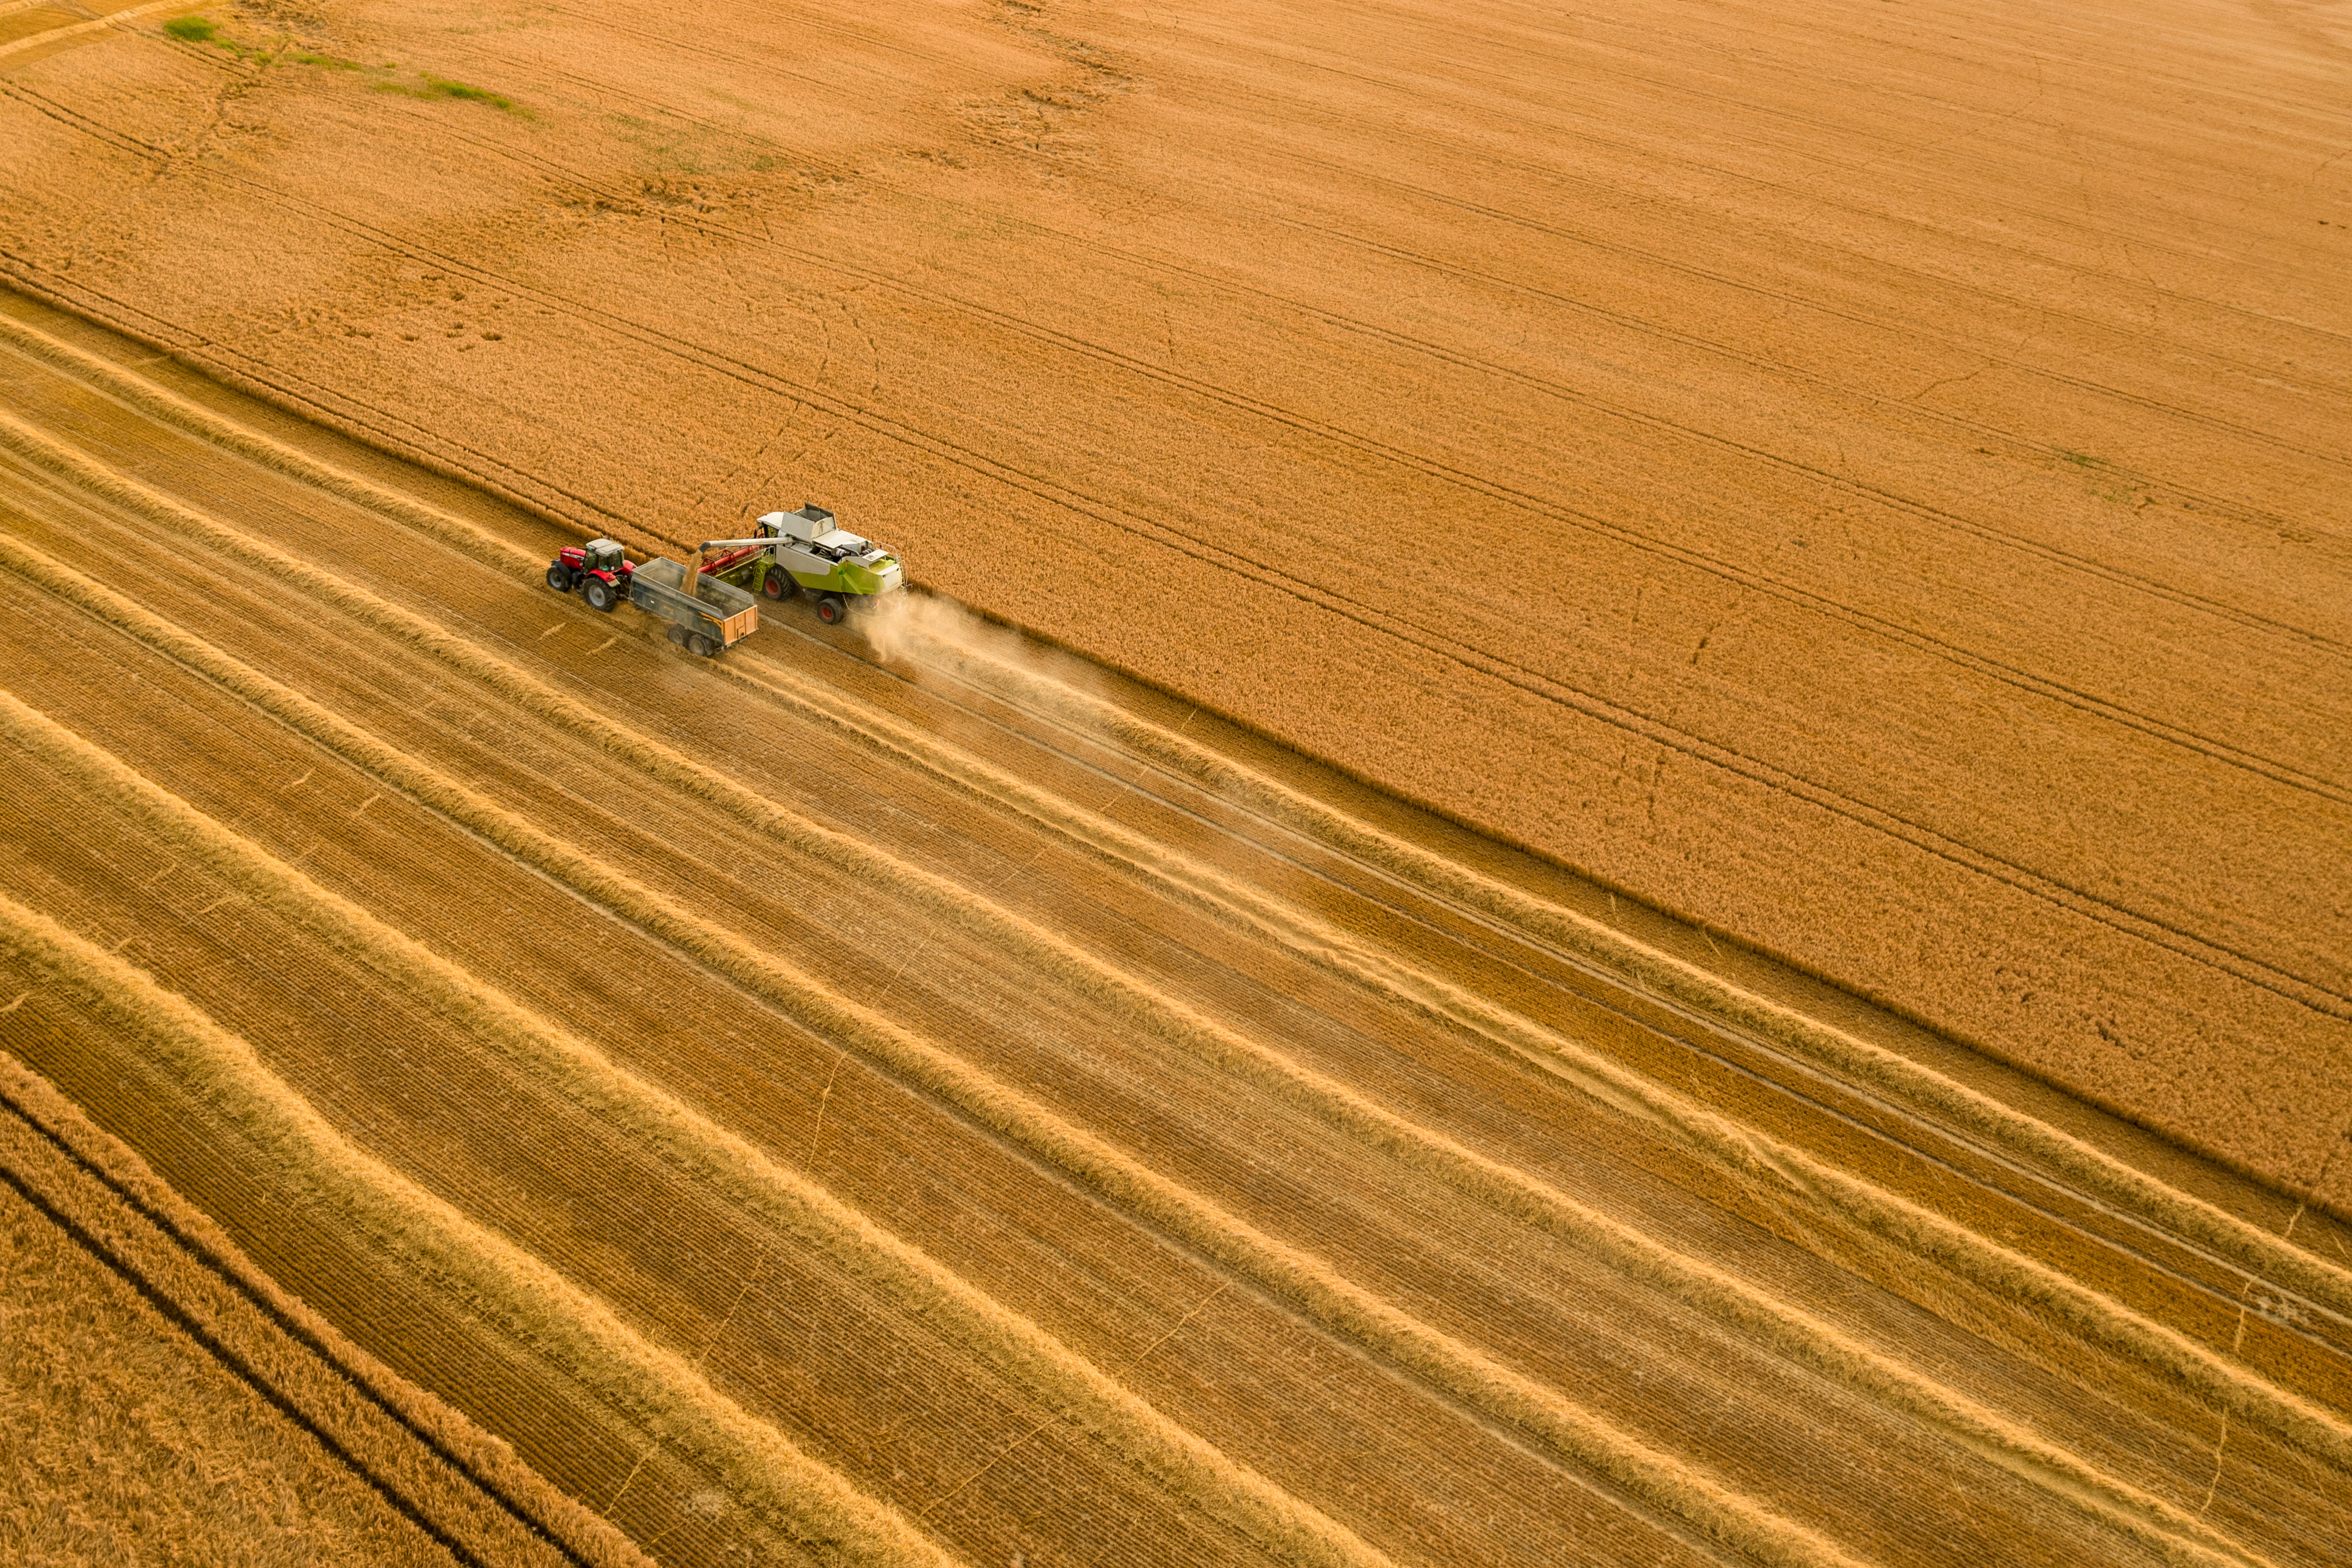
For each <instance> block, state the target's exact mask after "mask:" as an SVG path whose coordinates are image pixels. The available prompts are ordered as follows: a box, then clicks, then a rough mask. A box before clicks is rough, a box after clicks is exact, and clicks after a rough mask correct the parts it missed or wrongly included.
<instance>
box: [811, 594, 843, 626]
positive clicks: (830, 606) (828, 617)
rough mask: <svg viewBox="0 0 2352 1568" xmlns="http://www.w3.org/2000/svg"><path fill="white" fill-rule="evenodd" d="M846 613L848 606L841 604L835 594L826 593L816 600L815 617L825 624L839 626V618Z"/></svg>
mask: <svg viewBox="0 0 2352 1568" xmlns="http://www.w3.org/2000/svg"><path fill="white" fill-rule="evenodd" d="M847 614H849V606H848V605H845V604H843V603H842V602H841V600H840V599H839V598H838V597H837V596H835V595H832V594H827V595H824V597H822V598H820V599H818V600H817V602H816V618H817V619H818V620H821V621H823V622H824V624H825V625H826V626H839V625H840V624H841V618H842V617H843V616H846V615H847Z"/></svg>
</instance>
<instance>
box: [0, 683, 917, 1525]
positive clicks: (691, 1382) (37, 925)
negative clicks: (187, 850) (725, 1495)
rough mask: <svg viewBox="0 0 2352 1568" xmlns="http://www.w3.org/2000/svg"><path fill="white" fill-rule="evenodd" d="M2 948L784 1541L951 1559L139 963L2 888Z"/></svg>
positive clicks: (379, 1243) (389, 1248)
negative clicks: (372, 1144)
mask: <svg viewBox="0 0 2352 1568" xmlns="http://www.w3.org/2000/svg"><path fill="white" fill-rule="evenodd" d="M11 717H12V718H16V717H20V714H18V713H16V712H12V714H11ZM0 946H5V949H6V950H7V951H9V952H12V953H13V954H15V955H16V958H17V959H18V960H19V961H20V962H22V963H26V965H28V966H29V967H32V968H34V969H35V970H37V971H38V972H41V973H44V974H45V975H46V976H47V979H48V984H53V985H56V986H58V987H60V988H61V989H62V991H63V993H64V994H66V995H68V996H70V997H71V998H72V1000H73V1002H74V1003H75V1005H78V1006H80V1007H82V1008H84V1009H87V1010H89V1012H91V1013H92V1014H94V1015H96V1016H101V1017H103V1018H105V1019H106V1020H107V1021H108V1022H109V1023H110V1025H111V1026H114V1027H117V1028H119V1029H121V1030H122V1031H123V1032H124V1033H125V1034H126V1035H127V1036H128V1037H131V1038H133V1039H135V1040H137V1041H138V1042H139V1045H140V1047H141V1048H142V1052H143V1053H144V1054H145V1055H146V1056H147V1057H148V1058H149V1059H150V1060H151V1061H152V1062H153V1063H154V1064H155V1065H156V1066H157V1067H158V1068H160V1069H161V1070H163V1071H164V1072H166V1073H168V1074H170V1075H171V1076H172V1077H173V1078H174V1079H176V1080H177V1081H178V1082H179V1083H180V1084H181V1085H182V1086H183V1088H184V1090H185V1092H186V1093H187V1094H188V1095H189V1096H190V1098H191V1100H193V1101H194V1103H196V1104H198V1105H200V1106H201V1107H203V1109H204V1111H205V1114H206V1115H209V1116H212V1117H215V1118H217V1119H218V1120H220V1121H223V1122H224V1123H226V1124H227V1125H230V1126H233V1127H235V1128H236V1130H237V1131H238V1132H239V1133H240V1134H241V1135H242V1136H243V1137H245V1138H246V1139H247V1140H249V1141H250V1142H252V1144H253V1145H254V1146H255V1147H257V1148H258V1149H260V1150H261V1151H263V1152H265V1154H266V1156H267V1157H268V1159H269V1160H271V1162H272V1163H273V1168H274V1169H275V1171H276V1172H277V1173H278V1177H279V1179H280V1180H282V1181H283V1182H284V1183H285V1184H286V1186H287V1188H288V1190H289V1191H290V1192H292V1193H294V1194H298V1195H299V1197H300V1199H301V1200H302V1201H303V1202H305V1203H306V1204H307V1205H313V1206H314V1207H315V1209H316V1210H317V1211H318V1212H320V1213H322V1214H329V1215H333V1216H335V1218H336V1220H337V1221H338V1222H339V1223H340V1224H341V1226H344V1227H345V1228H347V1229H348V1230H349V1231H350V1232H351V1233H352V1234H353V1235H355V1236H357V1237H362V1238H363V1240H364V1242H365V1244H366V1245H367V1246H368V1247H370V1248H371V1249H373V1250H375V1251H377V1252H379V1253H381V1254H383V1255H384V1256H388V1257H392V1258H397V1259H399V1260H400V1262H401V1263H402V1265H403V1266H404V1267H405V1268H409V1269H411V1270H414V1271H415V1272H416V1273H417V1274H418V1275H420V1276H421V1277H423V1278H425V1279H429V1280H432V1281H433V1282H434V1283H435V1284H436V1287H437V1288H438V1289H441V1290H443V1291H446V1292H450V1293H453V1294H455V1295H457V1297H459V1298H460V1299H462V1300H467V1302H468V1303H469V1304H470V1305H471V1307H472V1308H473V1310H475V1311H477V1312H478V1313H480V1314H482V1315H484V1316H486V1317H487V1318H488V1319H489V1320H490V1321H493V1322H495V1323H496V1324H498V1326H499V1328H500V1329H501V1330H502V1331H505V1332H507V1333H509V1334H511V1335H512V1336H514V1337H515V1338H516V1339H518V1340H520V1341H522V1342H526V1343H528V1344H530V1345H531V1346H533V1347H534V1348H535V1349H536V1350H538V1351H539V1352H541V1353H542V1354H545V1355H547V1356H548V1357H549V1358H550V1359H551V1360H553V1361H555V1362H556V1363H558V1364H561V1365H562V1366H564V1367H565V1368H566V1369H567V1370H568V1371H569V1372H570V1373H572V1375H573V1376H574V1377H576V1378H578V1379H579V1380H580V1382H582V1383H583V1384H585V1385H586V1386H588V1387H591V1388H593V1389H594V1390H596V1391H597V1393H598V1394H599V1395H600V1396H601V1397H603V1398H604V1399H605V1400H606V1401H607V1402H609V1403H610V1404H611V1405H613V1406H614V1407H615V1408H617V1409H619V1410H621V1411H623V1412H625V1414H626V1415H628V1417H629V1418H630V1419H631V1420H633V1421H634V1422H635V1423H636V1424H637V1425H639V1426H641V1427H642V1428H644V1429H646V1430H648V1431H656V1432H659V1433H661V1434H662V1435H663V1436H664V1438H665V1439H666V1440H667V1441H668V1442H670V1443H672V1444H675V1445H677V1446H678V1447H682V1448H684V1449H686V1450H687V1451H688V1452H691V1453H693V1454H695V1455H696V1457H697V1458H699V1459H701V1460H702V1461H703V1462H705V1463H706V1464H709V1466H710V1467H711V1468H713V1469H714V1470H716V1471H717V1472H718V1473H719V1474H720V1475H721V1476H722V1477H723V1478H724V1479H725V1480H726V1482H727V1484H728V1486H729V1488H730V1490H731V1491H732V1492H733V1494H734V1495H735V1496H736V1497H737V1498H739V1499H740V1500H742V1502H743V1503H744V1505H745V1506H746V1507H747V1508H748V1509H750V1510H751V1511H752V1513H753V1514H754V1516H755V1517H757V1518H758V1519H759V1520H760V1521H761V1523H762V1524H763V1525H764V1526H766V1527H767V1528H768V1529H769V1530H771V1531H774V1532H775V1533H776V1534H777V1535H779V1536H780V1537H782V1539H784V1540H787V1541H791V1542H798V1543H802V1544H804V1545H809V1546H818V1547H822V1548H824V1549H826V1550H830V1551H834V1552H839V1553H841V1554H842V1555H843V1556H845V1557H846V1558H849V1559H851V1560H853V1561H858V1562H864V1563H875V1564H881V1565H897V1564H933V1565H937V1568H944V1565H945V1564H946V1563H949V1562H950V1559H949V1558H947V1557H945V1556H944V1555H943V1554H942V1553H941V1552H940V1551H939V1549H938V1548H937V1547H936V1546H934V1545H933V1544H932V1543H931V1542H930V1541H929V1538H928V1537H926V1536H925V1535H924V1534H923V1533H922V1532H921V1531H919V1530H918V1529H917V1528H916V1527H915V1526H913V1525H912V1524H910V1523H909V1522H908V1521H906V1520H905V1519H904V1518H902V1517H901V1516H899V1515H898V1513H897V1512H896V1511H895V1510H891V1509H889V1508H887V1507H886V1506H885V1505H883V1504H881V1503H879V1502H877V1501H876V1500H873V1499H872V1498H869V1497H867V1496H866V1495H865V1494H864V1493H862V1492H859V1491H858V1490H857V1489H855V1488H854V1487H852V1486H850V1485H849V1483H847V1482H846V1481H845V1480H843V1479H841V1477H840V1476H838V1475H837V1474H835V1472H834V1471H833V1470H831V1469H830V1468H827V1467H825V1466H824V1465H821V1464H819V1463H817V1462H816V1461H815V1460H814V1459H812V1458H809V1457H808V1456H807V1455H805V1454H803V1452H801V1451H800V1449H799V1448H798V1447H795V1446H794V1445H793V1443H792V1442H790V1441H789V1440H788V1439H786V1438H785V1437H784V1436H782V1434H780V1433H778V1432H777V1431H775V1430H774V1429H773V1428H772V1427H770V1426H766V1425H764V1424H762V1423H761V1422H758V1421H755V1420H753V1419H751V1417H749V1416H747V1415H744V1414H743V1413H742V1412H741V1411H740V1409H738V1408H737V1407H736V1406H735V1405H733V1404H731V1403H730V1401H728V1400H727V1399H726V1398H725V1397H724V1396H723V1395H721V1394H719V1393H718V1392H717V1391H715V1390H714V1389H712V1388H711V1387H710V1385H709V1383H708V1382H706V1381H705V1380H704V1379H703V1377H702V1376H701V1374H700V1373H699V1372H698V1371H697V1370H696V1368H695V1367H694V1366H693V1365H692V1364H690V1363H688V1361H687V1360H686V1358H684V1357H681V1356H678V1355H677V1354H675V1353H674V1352H668V1351H665V1350H661V1349H659V1348H658V1347H656V1346H654V1345H651V1344H648V1343H647V1342H645V1341H644V1340H643V1339H641V1338H640V1337H639V1336H637V1335H636V1334H635V1333H634V1332H633V1331H630V1330H629V1329H628V1328H627V1327H626V1326H625V1324H623V1323H622V1322H621V1321H619V1320H618V1319H617V1318H615V1317H614V1316H613V1314H612V1313H611V1311H610V1310H608V1309H606V1308H605V1307H604V1305H603V1304H602V1303H601V1302H599V1301H596V1300H593V1298H591V1297H588V1296H586V1295H583V1293H582V1292H580V1291H579V1290H578V1289H574V1288H573V1287H572V1285H571V1284H570V1283H569V1282H567V1281H566V1280H565V1279H563V1278H562V1276H560V1275H558V1274H556V1273H555V1272H554V1271H553V1270H552V1269H551V1268H548V1267H547V1266H546V1265H545V1264H543V1263H541V1262H540V1261H539V1260H538V1259H537V1258H533V1257H531V1256H530V1254H528V1253H525V1252H523V1251H521V1250H520V1248H517V1247H513V1246H512V1245H511V1244H509V1243H508V1242H506V1241H505V1240H503V1239H502V1238H500V1237H498V1236H496V1235H495V1234H493V1233H491V1232H489V1231H488V1230H486V1229H484V1228H483V1227H481V1226H478V1225H476V1224H474V1223H473V1222H472V1221H470V1220H468V1219H467V1217H466V1216H465V1215H462V1214H460V1213H459V1212H458V1211H457V1210H456V1209H454V1208H452V1207H451V1206H450V1205H447V1204H446V1203H444V1202H443V1201H442V1200H440V1199H438V1198H436V1197H435V1196H433V1195H432V1194H429V1193H427V1192H425V1191H424V1190H423V1189H422V1188H420V1187H418V1186H416V1185H415V1184H414V1183H412V1182H410V1181H409V1180H408V1179H407V1178H406V1177H404V1176H403V1175H401V1174H400V1173H397V1172H395V1171H393V1170H391V1169H390V1168H388V1167H386V1166H385V1165H383V1164H382V1163H380V1162H378V1161H376V1160H374V1159H373V1158H372V1157H370V1156H369V1155H367V1154H366V1153H364V1152H362V1151H360V1150H359V1149H357V1148H355V1147H353V1146H352V1144H351V1143H349V1142H346V1141H345V1140H344V1139H343V1138H342V1136H341V1134H340V1133H338V1132H337V1131H335V1130H334V1128H333V1127H331V1125H329V1124H328V1122H327V1121H325V1120H324V1119H323V1118H321V1117H320V1115H319V1113H318V1111H317V1110H315V1109H314V1108H313V1107H312V1106H311V1105H310V1102H309V1101H307V1100H304V1099H303V1098H302V1097H301V1096H300V1095H299V1094H297V1093H296V1092H294V1090H293V1089H290V1088H289V1087H288V1086H287V1084H286V1083H285V1081H284V1080H283V1079H279V1078H278V1076H277V1075H276V1074H275V1073H273V1072H271V1071H270V1070H269V1068H268V1066H267V1065H266V1064H264V1063H263V1062H262V1061H261V1059H260V1058H258V1057H257V1056H256V1055H255V1054H254V1052H253V1049H252V1047H250V1046H248V1045H247V1044H246V1042H245V1041H244V1040H242V1039H240V1038H238V1037H236V1036H234V1035H231V1034H229V1033H228V1032H227V1031H226V1030H225V1029H223V1028H221V1027H220V1026H219V1025H217V1024H215V1022H214V1021H213V1020H212V1019H211V1018H209V1017H207V1016H205V1014H203V1013H202V1012H200V1011H199V1010H198V1009H196V1008H195V1007H194V1006H193V1005H190V1004H189V1003H188V1001H187V1000H186V999H185V998H184V997H182V996H180V995H177V994H174V993H173V992H170V991H166V990H164V989H163V987H162V986H161V985H159V984H156V983H155V981H154V979H153V977H152V976H151V975H149V974H148V973H145V972H144V971H143V970H141V969H138V968H137V967H135V966H133V965H131V964H129V963H124V962H123V961H122V960H121V959H120V958H117V957H115V956H114V955H113V954H111V953H109V952H106V951H104V950H103V949H101V948H100V947H98V946H97V945H96V944H94V943H92V942H88V941H85V940H84V939H82V938H81V937H79V936H77V935H75V934H74V933H73V932H71V931H68V930H66V929H65V928H64V927H62V926H60V925H59V924H58V923H57V922H56V921H53V920H51V919H49V918H48V917H47V915H44V914H42V913H40V912H39V911H38V910H32V909H29V908H27V907H26V906H25V905H23V904H20V903H18V902H16V900H13V899H8V898H5V897H0Z"/></svg>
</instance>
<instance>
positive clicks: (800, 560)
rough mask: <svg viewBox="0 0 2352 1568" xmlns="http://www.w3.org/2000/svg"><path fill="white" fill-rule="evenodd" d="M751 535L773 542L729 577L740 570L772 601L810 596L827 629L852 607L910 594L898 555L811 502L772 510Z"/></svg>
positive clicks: (869, 606) (871, 605)
mask: <svg viewBox="0 0 2352 1568" xmlns="http://www.w3.org/2000/svg"><path fill="white" fill-rule="evenodd" d="M753 532H754V533H755V534H757V535H758V537H759V538H760V539H761V540H773V541H774V543H772V544H771V545H770V546H769V547H768V548H767V549H766V550H764V551H761V552H759V555H760V557H761V559H757V560H754V561H747V562H745V563H742V565H741V566H740V567H738V568H731V569H730V575H733V574H735V572H737V571H740V572H742V573H743V574H745V575H748V576H749V577H751V584H750V585H751V586H752V587H753V588H754V589H755V590H756V591H757V592H758V593H759V594H760V595H761V596H762V597H765V598H768V599H772V600H781V599H789V598H791V597H792V596H793V595H794V594H799V593H806V594H808V595H811V596H812V597H814V599H815V601H816V613H817V618H818V619H819V620H821V621H823V622H824V623H825V625H827V626H833V625H835V624H836V623H838V622H839V621H840V620H841V619H842V618H843V617H844V616H846V615H848V614H849V612H850V611H851V610H852V609H857V610H870V609H875V608H877V607H879V606H880V605H881V604H882V603H883V601H884V600H885V599H887V597H888V596H889V595H893V594H898V593H903V592H904V591H905V590H906V586H907V577H906V573H905V572H904V570H902V569H901V567H900V566H899V564H898V557H897V556H895V555H893V554H891V553H890V552H888V551H887V550H885V549H883V548H882V547H881V546H880V545H878V544H876V543H874V542H872V541H871V540H866V539H861V538H859V537H858V536H857V535H856V534H854V533H852V532H850V531H848V530H847V529H845V528H840V527H836V526H835V522H834V516H833V513H831V512H829V511H827V510H824V508H823V507H821V506H817V505H815V504H814V503H813V502H803V504H802V506H801V510H798V511H772V512H770V513H768V515H767V516H765V517H763V518H761V520H760V521H759V522H758V524H757V525H756V526H755V527H754V529H753Z"/></svg>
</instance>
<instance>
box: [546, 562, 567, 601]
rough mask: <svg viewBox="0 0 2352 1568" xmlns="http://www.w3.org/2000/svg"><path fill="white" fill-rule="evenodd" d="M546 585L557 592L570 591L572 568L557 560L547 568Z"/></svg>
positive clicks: (565, 592)
mask: <svg viewBox="0 0 2352 1568" xmlns="http://www.w3.org/2000/svg"><path fill="white" fill-rule="evenodd" d="M547 585H548V586H549V587H551V588H552V589H554V590H555V591H556V592H557V593H559V594H569V593H570V592H572V568H571V567H569V566H566V565H565V564H564V563H562V562H561V561H559V562H557V563H555V564H554V565H552V566H550V567H549V568H548V569H547Z"/></svg>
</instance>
